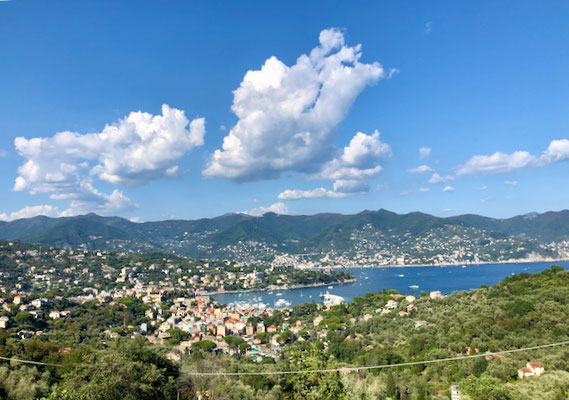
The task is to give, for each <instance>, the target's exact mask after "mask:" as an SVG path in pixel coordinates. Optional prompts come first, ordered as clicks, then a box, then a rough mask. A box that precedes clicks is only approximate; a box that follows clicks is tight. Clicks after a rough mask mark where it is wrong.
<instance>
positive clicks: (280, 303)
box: [275, 299, 291, 308]
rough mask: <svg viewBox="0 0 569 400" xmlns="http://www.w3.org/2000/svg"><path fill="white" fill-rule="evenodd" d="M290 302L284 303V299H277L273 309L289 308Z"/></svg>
mask: <svg viewBox="0 0 569 400" xmlns="http://www.w3.org/2000/svg"><path fill="white" fill-rule="evenodd" d="M290 304H291V303H290V301H286V300H285V299H279V300H277V301H276V302H275V308H284V307H289V306H290Z"/></svg>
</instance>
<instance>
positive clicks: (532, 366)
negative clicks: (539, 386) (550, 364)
mask: <svg viewBox="0 0 569 400" xmlns="http://www.w3.org/2000/svg"><path fill="white" fill-rule="evenodd" d="M544 372H545V368H544V367H543V364H542V363H540V362H528V363H527V364H526V366H525V367H522V368H520V369H518V377H519V378H520V379H523V378H527V377H530V376H540V375H541V374H543V373H544Z"/></svg>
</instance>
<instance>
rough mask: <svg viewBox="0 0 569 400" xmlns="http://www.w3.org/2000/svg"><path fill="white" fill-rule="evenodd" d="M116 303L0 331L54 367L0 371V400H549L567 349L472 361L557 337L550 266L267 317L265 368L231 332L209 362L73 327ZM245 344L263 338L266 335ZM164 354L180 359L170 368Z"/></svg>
mask: <svg viewBox="0 0 569 400" xmlns="http://www.w3.org/2000/svg"><path fill="white" fill-rule="evenodd" d="M390 301H391V303H388V302H390ZM393 302H395V306H394V307H393V308H390V307H389V304H393ZM121 304H122V306H121ZM121 304H115V305H113V306H112V308H106V307H103V308H99V309H94V308H93V307H92V305H90V304H87V303H86V304H85V305H84V306H83V307H84V308H85V311H80V310H79V309H78V310H77V311H76V312H75V313H74V317H73V318H67V319H65V320H61V321H60V331H59V333H58V332H57V331H55V332H53V333H52V334H50V335H49V336H47V337H45V336H43V337H40V338H33V339H26V340H21V339H19V338H16V337H14V336H12V335H11V334H10V331H6V330H0V355H1V356H3V357H18V358H22V359H27V360H34V361H38V362H45V363H57V364H61V365H62V367H55V366H25V365H21V364H18V363H16V362H12V363H6V364H5V365H4V366H2V367H0V390H1V393H2V396H3V398H7V399H23V400H27V399H35V398H37V397H42V396H44V397H46V398H49V399H51V400H68V399H89V400H91V399H93V400H95V399H97V400H98V399H100V400H103V399H105V400H114V399H117V400H119V399H175V398H176V396H177V395H178V393H179V395H180V397H179V398H181V399H195V398H196V395H197V393H198V392H199V393H201V394H202V395H203V394H204V393H206V392H207V393H208V394H209V395H210V398H212V399H283V398H285V399H331V398H334V399H385V400H387V399H390V400H395V399H405V400H420V399H437V400H438V399H440V400H443V399H449V398H450V392H449V388H450V387H451V385H458V386H459V387H460V391H461V395H462V396H463V397H462V398H463V399H466V400H468V399H470V400H508V399H510V400H522V399H544V400H561V399H567V396H568V393H569V361H568V360H569V347H567V346H559V347H552V348H547V349H540V350H530V351H525V352H519V353H511V354H502V355H496V356H493V355H484V353H486V352H498V351H503V350H512V349H519V348H524V347H532V346H536V345H543V344H549V343H558V342H564V341H567V340H569V324H568V323H567V319H566V315H567V314H568V313H569V272H567V271H564V270H563V269H562V268H560V267H555V266H554V267H552V268H551V269H548V270H545V271H544V272H542V273H540V274H535V275H529V274H520V275H516V276H512V277H509V278H506V279H505V280H504V281H503V282H501V283H499V284H497V285H495V286H492V287H489V288H488V287H482V288H480V289H477V290H472V291H469V292H456V293H453V294H451V295H448V296H446V297H444V298H435V299H434V298H431V297H430V296H428V295H427V294H426V293H421V294H420V295H418V296H417V297H416V298H415V299H412V298H410V297H405V296H402V295H401V294H400V293H397V292H395V291H387V292H381V293H367V294H366V295H365V296H364V297H362V298H355V299H354V301H353V302H352V303H350V304H344V305H338V306H333V307H332V308H330V309H328V310H322V309H320V308H321V306H319V305H317V304H315V303H307V304H301V305H297V306H295V307H294V308H293V309H292V310H290V311H286V310H285V311H283V312H280V313H276V314H273V315H267V316H265V317H263V318H262V321H263V322H264V323H265V324H266V325H267V326H268V325H269V324H270V325H274V326H275V327H276V328H277V330H278V331H279V332H282V333H278V334H276V335H277V336H278V339H277V340H279V341H281V342H282V343H283V353H282V357H281V358H280V360H278V361H276V363H275V362H274V361H273V360H272V359H270V358H266V359H263V361H262V362H261V363H258V362H256V361H254V357H252V354H250V353H248V352H247V348H246V347H244V346H242V344H243V342H242V341H241V342H238V341H236V340H235V339H232V337H231V336H228V337H227V338H226V339H227V340H226V341H227V343H229V344H230V346H235V348H236V349H237V350H236V353H235V355H233V356H229V355H217V354H215V345H214V346H209V345H208V341H207V340H204V341H202V342H197V343H196V344H195V345H192V347H191V349H189V348H188V349H187V350H184V351H182V350H180V349H181V347H179V346H178V345H179V344H180V341H179V339H177V340H174V339H175V338H174V339H172V340H171V341H170V342H168V343H166V344H165V345H164V346H160V345H150V344H148V343H147V342H146V340H145V339H144V338H143V337H138V338H135V339H129V338H127V337H119V338H117V339H109V338H103V337H101V336H99V335H100V333H99V331H97V330H96V329H89V330H87V331H82V329H81V326H82V324H87V325H86V326H92V325H93V324H97V323H102V321H104V320H109V319H111V320H115V319H117V318H118V319H120V318H123V317H124V318H127V315H128V314H129V313H130V314H132V317H128V318H136V315H137V313H139V312H144V311H143V310H142V311H141V310H139V308H140V307H141V305H140V303H138V302H126V301H123V302H122V303H121ZM89 307H91V308H89ZM113 310H114V311H113ZM385 310H389V312H386V311H385ZM259 321H260V320H256V321H249V322H250V323H257V322H259ZM286 326H288V327H293V326H294V327H297V328H298V329H292V328H289V329H286ZM283 328H284V329H283ZM256 337H257V338H258V339H259V340H260V341H265V340H272V338H271V336H270V334H269V335H268V334H258V335H257V336H256ZM210 344H211V343H210ZM172 355H175V358H176V359H179V360H180V361H170V360H169V359H168V358H172V357H171V356H172ZM467 355H482V356H481V357H477V358H469V359H466V358H465V359H464V360H457V361H445V362H441V363H432V364H427V365H414V366H408V367H396V368H389V369H377V370H360V371H355V372H347V373H341V372H334V373H300V374H298V375H280V374H277V375H267V376H242V377H231V376H217V377H207V376H202V377H199V376H198V377H196V376H190V375H188V374H187V372H215V373H218V372H272V371H304V370H314V369H330V368H341V367H347V366H355V367H358V366H362V367H363V366H370V365H384V364H396V363H402V362H413V361H423V360H435V359H443V358H449V357H466V356H467ZM166 356H168V357H166ZM530 361H531V362H540V363H542V364H543V366H544V368H545V372H544V373H543V374H542V375H541V376H538V377H527V378H524V379H520V378H518V370H519V369H520V368H522V367H524V366H525V365H526V364H527V362H530Z"/></svg>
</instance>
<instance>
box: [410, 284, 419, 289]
mask: <svg viewBox="0 0 569 400" xmlns="http://www.w3.org/2000/svg"><path fill="white" fill-rule="evenodd" d="M408 287H409V289H419V285H409V286H408Z"/></svg>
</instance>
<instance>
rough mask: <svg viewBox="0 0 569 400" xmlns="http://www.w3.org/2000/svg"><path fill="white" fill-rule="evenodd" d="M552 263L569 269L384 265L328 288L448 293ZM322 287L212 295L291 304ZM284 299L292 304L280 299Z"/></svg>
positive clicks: (351, 293) (358, 292) (346, 293)
mask: <svg viewBox="0 0 569 400" xmlns="http://www.w3.org/2000/svg"><path fill="white" fill-rule="evenodd" d="M552 264H556V265H560V266H562V267H563V268H565V269H567V268H569V262H567V261H559V262H555V263H552V262H538V263H512V264H479V265H469V266H468V267H466V266H462V265H453V266H434V267H397V268H393V267H384V268H350V269H349V270H350V271H351V272H352V273H353V274H354V277H355V278H356V281H355V282H350V283H344V284H337V285H334V286H333V287H332V289H330V288H328V289H327V292H328V294H329V295H334V296H340V297H342V298H343V299H344V301H346V302H350V301H352V299H353V298H354V297H356V296H360V297H361V296H363V295H364V294H365V293H366V292H372V293H375V292H381V291H382V290H384V289H385V290H388V289H395V290H398V291H400V292H402V293H406V294H413V295H419V294H420V292H421V291H425V292H427V293H429V292H430V291H435V290H438V291H441V293H443V294H449V293H452V292H454V291H461V290H469V289H474V288H478V287H480V286H481V285H488V286H490V285H493V284H495V283H498V282H500V281H501V280H502V279H504V278H505V277H507V276H512V275H515V274H519V273H523V272H527V273H536V272H541V271H543V270H544V269H546V268H549V267H551V265H552ZM321 294H322V287H309V288H298V289H289V290H279V291H278V292H267V291H258V292H248V293H222V294H216V295H213V297H214V298H216V299H217V300H218V301H219V302H221V303H223V304H230V303H235V302H239V304H241V305H242V306H247V305H249V304H251V305H252V304H255V305H257V306H258V305H259V304H262V305H264V306H265V307H274V308H282V307H292V306H294V305H295V304H300V303H306V302H311V301H316V302H322V300H323V297H321ZM279 300H285V301H287V302H288V303H290V305H286V306H284V304H285V303H283V302H279Z"/></svg>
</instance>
